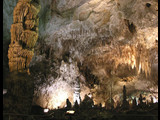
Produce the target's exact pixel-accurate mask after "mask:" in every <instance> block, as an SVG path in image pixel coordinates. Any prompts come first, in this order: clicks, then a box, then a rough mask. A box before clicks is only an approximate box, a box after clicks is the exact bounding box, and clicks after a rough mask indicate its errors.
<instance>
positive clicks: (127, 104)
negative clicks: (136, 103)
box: [122, 85, 129, 109]
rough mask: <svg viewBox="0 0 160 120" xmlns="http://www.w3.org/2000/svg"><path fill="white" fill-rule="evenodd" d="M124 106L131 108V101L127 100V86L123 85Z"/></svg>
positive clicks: (124, 107)
mask: <svg viewBox="0 0 160 120" xmlns="http://www.w3.org/2000/svg"><path fill="white" fill-rule="evenodd" d="M122 108H123V109H128V108H129V103H128V102H127V100H126V86H125V85H124V86H123V103H122Z"/></svg>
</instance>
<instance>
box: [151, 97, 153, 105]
mask: <svg viewBox="0 0 160 120" xmlns="http://www.w3.org/2000/svg"><path fill="white" fill-rule="evenodd" d="M151 104H153V97H152V96H151Z"/></svg>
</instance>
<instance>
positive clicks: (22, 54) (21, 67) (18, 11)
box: [3, 0, 40, 120]
mask: <svg viewBox="0 0 160 120" xmlns="http://www.w3.org/2000/svg"><path fill="white" fill-rule="evenodd" d="M39 12H40V5H39V1H38V0H19V1H18V3H17V5H16V6H15V8H14V11H13V24H12V25H11V29H10V31H11V43H10V45H9V49H8V59H9V70H10V73H9V74H8V77H7V78H6V80H5V81H6V84H7V85H6V86H7V94H6V95H5V96H4V97H3V112H7V113H13V114H29V113H30V110H31V105H32V99H33V92H34V84H33V82H34V81H33V79H32V75H28V73H29V64H30V62H31V60H32V57H33V55H34V46H35V44H36V41H37V39H38V24H39V17H38V13H39ZM6 117H7V116H6ZM11 117H12V118H10V119H12V120H22V119H27V117H25V118H23V116H19V117H18V116H11Z"/></svg>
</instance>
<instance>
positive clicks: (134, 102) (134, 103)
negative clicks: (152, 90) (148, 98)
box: [132, 97, 137, 109]
mask: <svg viewBox="0 0 160 120" xmlns="http://www.w3.org/2000/svg"><path fill="white" fill-rule="evenodd" d="M136 107H137V101H136V97H134V99H133V103H132V108H133V109H134V108H136Z"/></svg>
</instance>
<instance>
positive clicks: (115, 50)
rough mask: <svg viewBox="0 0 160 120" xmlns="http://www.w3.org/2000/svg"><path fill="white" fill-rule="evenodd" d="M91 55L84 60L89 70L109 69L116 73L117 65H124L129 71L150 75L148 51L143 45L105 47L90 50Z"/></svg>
mask: <svg viewBox="0 0 160 120" xmlns="http://www.w3.org/2000/svg"><path fill="white" fill-rule="evenodd" d="M91 54H92V55H90V56H88V57H86V59H85V63H87V64H88V63H89V64H90V68H91V69H97V70H98V69H99V68H104V69H105V68H111V70H110V71H109V73H111V71H116V69H117V67H118V66H119V65H121V64H125V65H127V66H128V67H129V68H131V69H136V70H137V73H138V74H140V73H142V72H144V73H145V75H146V76H148V75H150V73H151V62H150V58H149V56H150V50H149V49H147V48H146V47H145V45H143V44H137V45H115V46H114V47H112V46H108V45H106V46H103V47H98V48H96V49H95V50H92V51H91ZM106 71H107V69H106Z"/></svg>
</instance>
